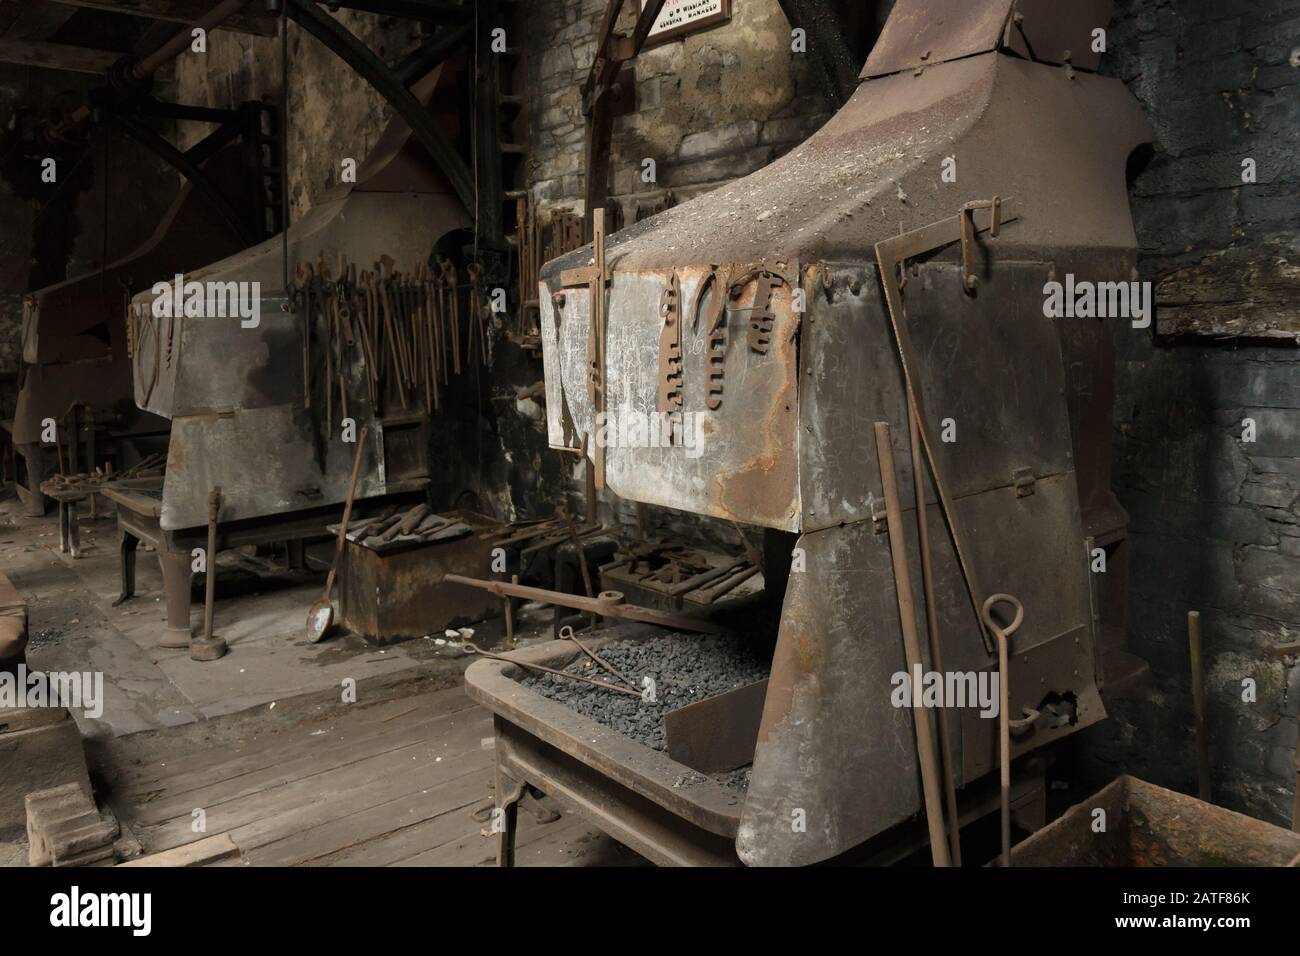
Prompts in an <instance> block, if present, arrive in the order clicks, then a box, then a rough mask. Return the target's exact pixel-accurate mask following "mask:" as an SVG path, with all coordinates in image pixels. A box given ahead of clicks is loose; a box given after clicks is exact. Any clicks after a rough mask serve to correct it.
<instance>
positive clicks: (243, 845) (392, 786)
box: [231, 751, 492, 866]
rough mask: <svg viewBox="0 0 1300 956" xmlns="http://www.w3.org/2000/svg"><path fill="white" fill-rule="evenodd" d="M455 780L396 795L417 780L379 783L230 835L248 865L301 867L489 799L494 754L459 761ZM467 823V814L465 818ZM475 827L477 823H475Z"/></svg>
mask: <svg viewBox="0 0 1300 956" xmlns="http://www.w3.org/2000/svg"><path fill="white" fill-rule="evenodd" d="M455 766H456V770H457V773H458V775H457V776H455V777H453V778H452V779H450V780H446V781H443V782H441V783H435V784H432V785H429V786H424V787H421V788H420V789H419V790H416V791H414V792H406V793H401V794H397V795H394V794H393V791H394V790H398V789H403V790H405V789H407V788H409V787H410V786H411V784H412V783H414V782H415V779H414V778H411V777H409V776H406V775H403V777H402V778H401V779H400V780H398V781H396V782H394V781H380V783H384V784H386V786H383V787H378V786H374V787H364V788H360V789H359V790H357V791H353V792H352V793H351V794H346V793H345V794H339V795H334V794H331V798H330V800H329V801H326V802H324V803H322V804H320V805H317V806H313V807H311V808H308V809H307V812H300V813H289V814H284V815H281V816H280V818H263V819H261V820H258V821H257V822H256V823H253V824H250V825H249V826H247V827H240V828H238V829H236V830H235V831H233V833H232V834H231V835H232V836H233V837H234V839H235V842H236V843H237V844H238V845H239V847H240V849H241V850H243V851H244V853H245V855H246V856H247V857H248V859H249V861H250V862H251V863H253V864H255V865H257V866H296V865H298V864H302V863H308V862H311V861H313V860H316V859H318V858H321V857H325V856H328V855H329V854H331V853H334V852H337V851H339V850H340V849H345V848H349V847H353V846H363V845H365V844H366V843H368V842H370V841H372V840H374V839H377V838H379V837H382V836H384V835H386V834H388V833H392V832H394V831H397V830H402V829H406V828H409V827H411V826H414V825H415V824H418V823H422V822H424V821H425V820H428V819H431V818H432V817H435V816H438V815H439V814H442V813H448V812H461V811H463V810H465V808H467V807H470V806H473V805H475V804H480V803H483V802H484V801H486V800H487V799H489V798H490V796H491V794H490V793H489V791H488V782H489V780H490V779H491V767H492V754H491V753H490V752H487V751H477V752H472V753H468V754H464V755H462V756H461V758H460V759H459V760H458V761H457V762H456V765H455ZM462 815H463V816H465V819H466V820H467V821H468V820H469V816H468V812H467V811H465V812H464V813H463V814H462ZM471 822H472V821H471Z"/></svg>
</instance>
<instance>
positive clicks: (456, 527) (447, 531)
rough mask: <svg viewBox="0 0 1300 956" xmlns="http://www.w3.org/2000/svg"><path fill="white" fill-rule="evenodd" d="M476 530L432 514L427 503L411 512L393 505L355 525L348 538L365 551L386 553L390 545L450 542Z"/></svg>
mask: <svg viewBox="0 0 1300 956" xmlns="http://www.w3.org/2000/svg"><path fill="white" fill-rule="evenodd" d="M473 530H474V529H473V528H471V527H470V526H469V525H468V524H466V523H465V522H463V521H458V520H456V519H455V518H448V517H446V516H444V515H440V514H437V513H435V512H433V511H431V510H430V509H429V506H428V505H426V504H418V505H415V506H414V507H412V508H410V509H409V510H407V511H400V510H398V508H397V506H396V505H391V506H389V507H388V508H385V509H384V510H383V511H381V512H379V514H377V515H373V516H371V517H369V518H362V519H359V520H357V521H353V522H351V523H350V524H349V525H348V531H347V539H348V540H349V541H352V542H356V543H358V544H360V545H361V546H362V547H364V548H371V549H374V550H377V551H383V550H386V549H387V548H388V547H389V546H396V545H405V544H412V543H420V544H431V543H433V542H435V541H450V540H452V539H454V538H461V537H464V536H465V535H467V534H469V533H471V532H472V531H473Z"/></svg>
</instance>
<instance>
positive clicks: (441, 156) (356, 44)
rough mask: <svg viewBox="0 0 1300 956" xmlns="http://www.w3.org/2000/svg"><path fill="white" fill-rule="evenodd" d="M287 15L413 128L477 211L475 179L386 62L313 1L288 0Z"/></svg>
mask: <svg viewBox="0 0 1300 956" xmlns="http://www.w3.org/2000/svg"><path fill="white" fill-rule="evenodd" d="M285 12H286V13H288V15H289V16H290V17H292V18H293V20H294V22H295V23H297V24H298V25H299V26H300V27H302V28H303V29H304V30H306V31H307V32H308V33H310V34H311V35H312V36H314V37H315V38H316V39H317V40H319V41H320V42H321V43H322V44H324V45H325V47H326V48H328V49H329V50H330V52H332V53H333V54H334V55H335V56H337V57H338V58H339V59H341V60H342V61H343V62H344V63H346V64H348V66H350V67H352V69H354V70H356V71H357V73H358V74H360V76H361V77H362V79H364V80H365V81H366V82H367V83H369V84H370V85H371V86H373V87H374V88H375V90H376V91H377V92H378V93H379V94H380V95H381V96H383V98H384V99H385V100H387V101H388V104H389V105H390V106H392V108H393V109H394V110H395V111H396V112H397V114H398V115H399V116H401V117H402V119H403V120H405V121H406V124H407V125H408V126H409V127H410V128H411V132H412V134H413V135H414V136H415V138H416V139H417V140H418V141H419V143H420V145H422V146H423V147H424V148H425V149H426V150H427V151H428V153H429V156H430V157H431V158H432V159H433V161H434V163H436V164H437V166H438V168H439V169H441V170H442V172H443V175H445V176H446V177H447V181H448V182H449V183H450V184H451V187H452V189H454V190H455V191H456V196H457V198H458V199H460V201H461V203H462V204H463V205H464V207H465V208H466V209H467V210H471V211H472V210H473V209H474V178H473V176H472V175H471V174H470V171H469V166H467V165H466V163H465V161H464V160H463V159H461V157H460V154H458V153H457V152H456V150H455V148H454V147H453V146H452V145H451V142H450V141H449V140H448V139H447V137H446V136H445V135H444V134H443V132H442V130H441V129H439V128H438V125H437V123H435V122H434V119H433V116H432V115H430V113H429V111H428V110H426V109H425V108H424V105H423V104H422V103H421V102H420V101H419V100H417V99H416V98H415V97H414V96H412V95H411V92H410V90H408V89H407V88H406V85H405V84H404V83H403V82H402V81H401V80H400V79H399V78H398V77H397V75H396V74H395V73H393V71H392V70H390V69H389V68H388V66H387V64H385V63H384V61H383V60H381V59H379V57H378V56H376V55H375V54H374V53H373V52H371V50H370V48H369V47H367V46H366V45H365V44H364V43H362V42H361V41H360V40H358V39H357V38H356V37H355V36H354V35H353V34H352V32H351V31H350V30H348V29H347V27H345V26H343V25H342V24H341V23H339V22H338V21H337V20H335V19H334V18H333V17H330V16H329V15H327V14H325V13H322V12H321V10H320V9H319V8H318V7H317V6H316V4H315V3H312V2H311V0H285Z"/></svg>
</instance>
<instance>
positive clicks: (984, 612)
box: [980, 594, 1025, 867]
mask: <svg viewBox="0 0 1300 956" xmlns="http://www.w3.org/2000/svg"><path fill="white" fill-rule="evenodd" d="M1002 603H1006V604H1010V605H1012V606H1013V607H1015V609H1016V616H1015V617H1014V618H1013V619H1012V621H1011V624H1010V625H1009V626H1007V627H1005V628H1003V627H1002V626H1001V625H999V624H998V622H997V621H995V620H994V619H993V606H994V605H995V604H1002ZM980 616H981V617H982V618H983V619H984V626H985V627H987V628H988V629H989V630H990V631H992V632H993V637H994V639H995V640H996V641H997V644H998V764H999V767H1000V770H1001V777H1002V781H1001V783H1002V865H1003V866H1004V867H1009V866H1011V716H1010V713H1009V711H1010V707H1011V693H1010V691H1009V690H1008V687H1007V683H1008V681H1007V676H1008V673H1009V671H1010V666H1009V663H1008V657H1009V656H1010V655H1009V652H1008V650H1007V642H1008V638H1010V637H1011V635H1012V634H1014V633H1015V632H1016V631H1017V630H1019V628H1020V622H1021V621H1023V620H1024V619H1025V606H1024V605H1023V604H1021V603H1020V601H1019V600H1017V599H1016V598H1014V597H1012V596H1011V595H1010V594H990V595H989V596H988V598H987V599H985V601H984V606H983V607H982V608H980Z"/></svg>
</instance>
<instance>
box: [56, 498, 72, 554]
mask: <svg viewBox="0 0 1300 956" xmlns="http://www.w3.org/2000/svg"><path fill="white" fill-rule="evenodd" d="M70 550H71V546H70V544H69V542H68V503H67V502H66V501H60V502H59V554H67V553H68V551H70Z"/></svg>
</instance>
